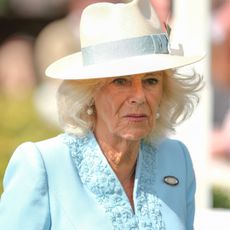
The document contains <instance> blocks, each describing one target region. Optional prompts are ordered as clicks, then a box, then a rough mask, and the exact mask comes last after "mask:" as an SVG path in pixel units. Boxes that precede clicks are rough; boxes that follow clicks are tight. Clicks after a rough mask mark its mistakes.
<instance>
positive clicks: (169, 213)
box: [0, 0, 201, 230]
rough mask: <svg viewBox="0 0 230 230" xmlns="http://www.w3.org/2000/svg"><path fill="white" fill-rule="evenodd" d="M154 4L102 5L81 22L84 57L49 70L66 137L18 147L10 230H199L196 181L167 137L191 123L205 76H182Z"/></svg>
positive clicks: (0, 222) (6, 224)
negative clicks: (55, 83)
mask: <svg viewBox="0 0 230 230" xmlns="http://www.w3.org/2000/svg"><path fill="white" fill-rule="evenodd" d="M168 42H169V39H168V35H167V34H166V33H164V32H162V30H161V26H160V21H159V19H158V17H157V15H156V12H155V10H154V8H153V7H152V5H151V4H150V2H149V1H148V0H134V1H132V2H130V3H127V4H111V3H97V4H92V5H90V6H88V7H87V8H86V9H85V10H84V12H83V14H82V18H81V45H82V48H81V52H79V53H75V54H73V55H70V56H67V57H64V58H62V59H60V60H58V61H57V62H55V63H53V64H52V65H51V66H49V68H48V69H47V75H48V76H50V77H54V78H58V79H63V83H62V84H61V86H60V89H59V91H58V107H59V116H60V122H61V125H62V127H63V129H64V130H65V133H64V134H61V135H59V136H57V137H54V138H52V139H49V140H44V141H41V142H38V143H31V142H28V143H24V144H22V145H21V146H19V147H18V148H17V150H16V151H15V153H14V154H13V156H12V159H11V160H10V162H9V165H8V167H7V170H6V173H5V178H4V193H3V195H2V197H1V202H0V226H1V229H4V230H15V229H20V230H31V229H42V230H50V229H52V230H63V229H68V230H74V229H75V230H76V229H78V230H97V229H98V230H110V229H111V230H112V229H115V230H119V229H125V230H130V229H148V230H166V229H167V230H191V229H193V218H194V193H195V176H194V171H193V167H192V162H191V159H190V156H189V153H188V151H187V149H186V147H185V146H184V145H183V144H182V143H181V142H179V141H176V140H171V139H168V138H166V136H167V135H168V134H169V133H170V131H172V130H173V129H174V127H175V125H176V124H177V123H178V122H181V121H183V120H184V119H185V118H187V117H189V116H190V115H191V113H192V111H193V108H194V106H195V104H196V103H197V100H198V97H197V96H196V93H197V91H198V90H199V88H200V85H201V78H200V77H199V76H198V75H196V74H194V75H192V76H182V75H180V74H178V73H177V71H176V70H175V68H176V67H181V66H185V65H188V64H191V63H194V62H196V61H198V60H200V58H201V57H185V56H180V55H173V54H172V51H171V50H170V49H169V44H168Z"/></svg>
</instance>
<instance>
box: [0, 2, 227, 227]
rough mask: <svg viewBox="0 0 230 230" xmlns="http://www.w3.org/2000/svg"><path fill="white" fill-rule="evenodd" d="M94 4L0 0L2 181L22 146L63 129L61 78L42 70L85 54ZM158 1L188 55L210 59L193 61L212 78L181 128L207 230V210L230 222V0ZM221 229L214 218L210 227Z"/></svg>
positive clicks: (199, 219)
mask: <svg viewBox="0 0 230 230" xmlns="http://www.w3.org/2000/svg"><path fill="white" fill-rule="evenodd" d="M93 2H99V1H98V0H0V181H1V182H2V179H3V175H4V171H5V169H6V166H7V163H8V161H9V159H10V157H11V155H12V153H13V151H14V150H15V148H16V147H17V146H18V145H19V144H21V143H22V142H24V141H39V140H42V139H45V138H49V137H52V136H55V135H57V134H59V133H60V132H61V130H60V129H59V127H58V118H57V111H56V102H55V94H56V90H57V87H58V85H59V84H60V82H59V81H58V80H54V79H48V78H46V77H45V75H44V70H45V69H46V67H47V66H48V65H49V64H50V63H51V62H53V61H55V60H57V59H58V58H60V57H62V56H65V55H67V54H70V53H73V52H76V51H79V47H80V41H79V31H78V30H79V19H80V15H81V12H82V9H83V8H84V7H86V6H87V5H88V4H90V3H93ZM107 2H128V0H123V1H122V0H121V1H118V0H117V1H115V0H114V1H112V0H110V1H107ZM152 3H153V4H154V6H155V7H156V9H157V11H158V14H159V17H160V19H161V21H162V26H163V24H164V22H167V23H169V24H170V25H171V27H172V31H173V32H174V36H175V38H177V41H178V40H179V41H181V42H182V43H183V44H184V45H185V47H184V48H185V52H186V51H188V52H190V53H191V51H192V52H195V51H196V50H198V51H201V50H203V51H204V52H205V53H206V59H205V61H203V62H202V63H201V64H198V65H196V66H194V68H195V69H196V70H197V71H198V72H200V73H201V74H202V75H204V80H205V82H206V86H205V90H204V92H203V93H202V99H201V103H200V105H199V108H198V109H197V112H196V114H195V116H194V118H192V119H193V120H192V119H191V120H190V121H188V123H186V124H185V125H184V126H182V127H179V128H178V133H177V136H179V138H182V139H184V142H185V143H186V144H187V145H188V147H189V149H190V150H191V155H192V158H193V161H194V167H195V170H196V172H197V173H196V174H197V181H198V191H197V207H198V210H201V211H200V212H199V211H198V214H197V226H198V225H199V228H200V229H205V228H201V226H206V227H207V225H205V224H207V223H203V222H204V218H203V216H204V215H209V216H211V218H212V215H214V216H213V217H214V218H212V219H213V220H216V222H217V223H219V222H223V220H226V217H227V219H229V220H230V214H229V212H230V0H202V1H199V0H152ZM175 40H176V39H175ZM199 44H201V45H200V46H199ZM2 191H3V188H2V183H1V186H0V193H2ZM228 224H229V222H228ZM215 226H217V224H216V225H215V223H212V224H211V225H210V227H209V228H208V229H209V230H210V229H217V227H215ZM228 226H229V225H228ZM196 229H198V227H197V228H196ZM222 229H224V228H222ZM226 229H227V228H226Z"/></svg>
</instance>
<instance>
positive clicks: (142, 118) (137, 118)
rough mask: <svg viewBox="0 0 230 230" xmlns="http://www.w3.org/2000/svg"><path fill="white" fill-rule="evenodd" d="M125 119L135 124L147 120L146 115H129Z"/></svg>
mask: <svg viewBox="0 0 230 230" xmlns="http://www.w3.org/2000/svg"><path fill="white" fill-rule="evenodd" d="M124 117H125V118H127V119H128V120H129V121H133V122H141V121H146V120H147V115H146V114H127V115H125V116H124Z"/></svg>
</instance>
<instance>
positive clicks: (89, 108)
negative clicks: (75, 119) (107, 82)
mask: <svg viewBox="0 0 230 230" xmlns="http://www.w3.org/2000/svg"><path fill="white" fill-rule="evenodd" d="M86 112H87V114H88V115H89V116H91V115H92V114H93V108H92V107H88V109H87V110H86Z"/></svg>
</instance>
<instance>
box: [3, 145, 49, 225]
mask: <svg viewBox="0 0 230 230" xmlns="http://www.w3.org/2000/svg"><path fill="white" fill-rule="evenodd" d="M47 183H48V182H47V175H46V169H45V166H44V162H43V159H42V156H41V154H40V152H39V151H38V150H37V148H36V147H35V145H34V144H33V143H29V142H28V143H24V144H22V145H21V146H19V147H18V148H17V149H16V151H15V152H14V154H13V156H12V158H11V159H10V161H9V164H8V166H7V169H6V172H5V176H4V180H3V187H4V192H3V194H2V196H1V200H0V229H4V230H16V229H20V230H31V229H36V230H48V229H50V214H49V196H48V185H47Z"/></svg>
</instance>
